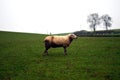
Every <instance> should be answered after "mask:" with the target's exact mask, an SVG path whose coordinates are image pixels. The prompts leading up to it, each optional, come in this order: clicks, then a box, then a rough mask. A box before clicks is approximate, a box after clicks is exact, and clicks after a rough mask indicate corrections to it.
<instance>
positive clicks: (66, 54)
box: [64, 47, 67, 55]
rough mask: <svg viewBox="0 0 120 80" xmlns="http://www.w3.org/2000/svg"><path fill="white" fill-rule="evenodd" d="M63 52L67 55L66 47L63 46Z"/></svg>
mask: <svg viewBox="0 0 120 80" xmlns="http://www.w3.org/2000/svg"><path fill="white" fill-rule="evenodd" d="M64 54H65V55H67V50H66V47H64Z"/></svg>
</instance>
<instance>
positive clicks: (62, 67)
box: [0, 32, 120, 80]
mask: <svg viewBox="0 0 120 80" xmlns="http://www.w3.org/2000/svg"><path fill="white" fill-rule="evenodd" d="M45 36H46V35H42V34H25V33H10V32H0V80H120V37H79V38H78V39H77V40H74V41H73V42H72V44H71V45H70V47H69V48H68V49H67V51H68V55H66V56H65V55H64V54H63V49H62V48H56V49H53V48H52V49H50V50H49V56H42V53H43V51H44V44H43V39H44V37H45Z"/></svg>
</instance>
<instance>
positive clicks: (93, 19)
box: [87, 13, 100, 32]
mask: <svg viewBox="0 0 120 80" xmlns="http://www.w3.org/2000/svg"><path fill="white" fill-rule="evenodd" d="M87 22H89V23H90V28H93V30H94V32H95V31H96V25H99V24H100V18H99V15H98V13H93V14H90V15H89V16H88V19H87Z"/></svg>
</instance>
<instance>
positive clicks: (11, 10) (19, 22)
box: [0, 0, 120, 33]
mask: <svg viewBox="0 0 120 80" xmlns="http://www.w3.org/2000/svg"><path fill="white" fill-rule="evenodd" d="M119 8H120V0H0V30H7V31H18V32H34V33H50V32H51V33H64V32H73V31H78V30H83V29H84V30H90V28H89V25H88V23H87V16H88V15H89V14H91V13H98V14H99V15H100V16H101V15H103V14H108V15H110V16H111V17H112V18H113V20H112V21H113V25H112V27H111V29H112V28H115V29H116V28H120V9H119ZM102 29H105V28H104V27H103V26H102V25H100V26H97V30H102Z"/></svg>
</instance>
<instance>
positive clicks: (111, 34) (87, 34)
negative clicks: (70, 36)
mask: <svg viewBox="0 0 120 80" xmlns="http://www.w3.org/2000/svg"><path fill="white" fill-rule="evenodd" d="M74 34H76V35H77V36H79V37H120V30H107V31H106V30H103V31H96V32H91V31H86V30H81V31H76V32H74Z"/></svg>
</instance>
